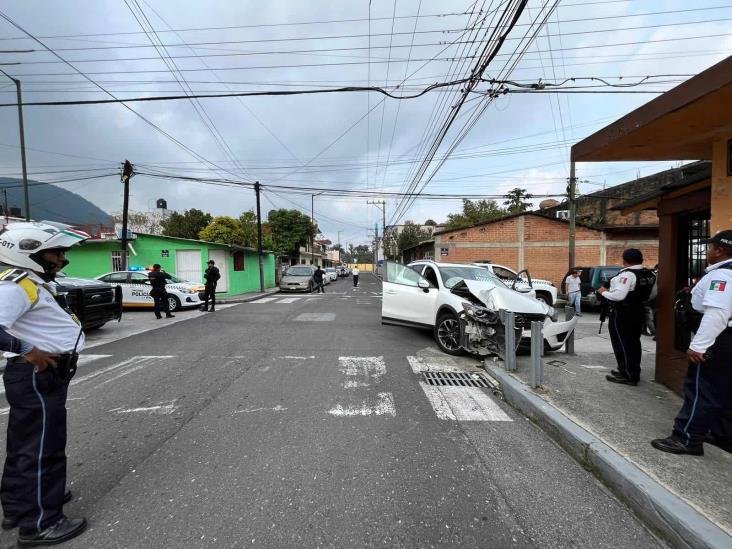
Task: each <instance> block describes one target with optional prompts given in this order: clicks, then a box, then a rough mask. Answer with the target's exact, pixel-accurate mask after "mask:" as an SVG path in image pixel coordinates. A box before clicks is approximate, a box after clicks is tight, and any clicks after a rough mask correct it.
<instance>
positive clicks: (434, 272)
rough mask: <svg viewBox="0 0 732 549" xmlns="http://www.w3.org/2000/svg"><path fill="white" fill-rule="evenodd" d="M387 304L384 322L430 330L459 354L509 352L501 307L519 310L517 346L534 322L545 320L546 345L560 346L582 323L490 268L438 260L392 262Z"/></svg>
mask: <svg viewBox="0 0 732 549" xmlns="http://www.w3.org/2000/svg"><path fill="white" fill-rule="evenodd" d="M381 307H382V308H381V321H382V324H396V325H402V326H414V327H421V328H428V329H430V330H432V332H433V335H434V338H435V341H436V343H437V345H438V346H439V347H440V349H442V350H443V351H444V352H446V353H448V354H453V355H457V354H462V353H463V352H464V351H465V350H467V351H470V352H473V353H476V354H481V355H484V354H491V353H492V354H499V355H503V354H504V352H505V346H504V343H505V342H504V337H503V336H504V328H503V324H502V320H501V319H500V315H499V312H500V311H501V310H505V311H509V312H514V313H516V334H515V335H516V337H515V341H516V345H517V346H518V344H519V342H520V340H521V338H522V336H523V337H530V334H531V332H530V326H531V322H532V321H541V322H543V323H544V326H543V334H544V346H545V348H547V349H550V350H557V349H559V348H561V347H562V346H563V345H564V341H565V339H566V338H567V336H568V335H569V334H570V333H571V332H572V330H574V327H575V325H576V323H577V319H576V318H573V319H572V320H570V321H567V322H557V321H556V319H557V313H556V311H555V310H554V309H553V308H552V307H549V306H548V305H547V304H546V303H543V302H540V301H537V300H536V299H533V298H532V297H528V296H526V295H522V294H521V293H519V292H517V291H514V290H511V289H509V288H508V287H507V286H506V285H505V283H504V282H503V281H501V279H499V278H498V277H497V276H496V275H494V274H493V273H491V272H490V271H488V270H486V269H483V268H481V267H476V266H472V265H464V264H453V263H436V262H434V261H416V262H414V263H410V264H409V265H408V266H404V265H400V264H398V263H392V262H390V261H389V262H387V264H386V269H385V276H384V281H383V299H382V305H381ZM461 322H462V325H461Z"/></svg>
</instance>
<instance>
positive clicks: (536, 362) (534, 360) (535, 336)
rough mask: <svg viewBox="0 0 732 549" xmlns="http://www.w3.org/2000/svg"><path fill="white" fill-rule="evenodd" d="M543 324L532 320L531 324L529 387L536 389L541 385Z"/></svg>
mask: <svg viewBox="0 0 732 549" xmlns="http://www.w3.org/2000/svg"><path fill="white" fill-rule="evenodd" d="M543 325H544V324H543V323H542V322H540V321H538V320H534V321H533V322H532V323H531V386H532V387H538V386H539V385H541V381H542V377H543V371H542V369H543V364H542V360H541V351H542V347H544V334H543V333H542V327H543Z"/></svg>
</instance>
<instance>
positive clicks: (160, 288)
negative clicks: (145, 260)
mask: <svg viewBox="0 0 732 549" xmlns="http://www.w3.org/2000/svg"><path fill="white" fill-rule="evenodd" d="M147 277H148V278H149V279H150V285H151V286H152V289H151V290H150V297H152V298H153V300H154V301H155V309H154V310H155V317H156V318H163V317H162V315H161V314H160V313H161V312H164V313H165V318H173V317H174V316H175V315H173V314H170V308H169V306H168V292H166V291H165V283H166V282H167V281H168V280H170V279H171V278H172V277H171V276H170V275H169V274H168V273H166V272H165V271H163V270H162V269H161V268H160V265H158V264H157V263H156V264H155V265H153V267H152V271H150V272H149V273H148V274H147Z"/></svg>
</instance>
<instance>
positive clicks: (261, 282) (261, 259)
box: [254, 181, 264, 292]
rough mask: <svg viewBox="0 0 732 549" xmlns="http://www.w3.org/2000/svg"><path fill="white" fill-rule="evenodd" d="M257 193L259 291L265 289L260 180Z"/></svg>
mask: <svg viewBox="0 0 732 549" xmlns="http://www.w3.org/2000/svg"><path fill="white" fill-rule="evenodd" d="M254 192H255V193H256V195H257V252H258V253H259V291H261V292H263V291H264V253H263V252H262V211H261V208H260V206H259V181H255V182H254Z"/></svg>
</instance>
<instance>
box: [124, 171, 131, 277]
mask: <svg viewBox="0 0 732 549" xmlns="http://www.w3.org/2000/svg"><path fill="white" fill-rule="evenodd" d="M133 175H134V171H133V166H132V164H131V163H130V161H129V160H125V163H124V167H123V168H122V184H123V185H124V186H125V190H124V201H123V203H122V270H123V271H126V270H127V267H128V265H127V242H128V240H129V239H128V238H127V216H128V213H129V208H130V177H132V176H133Z"/></svg>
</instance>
